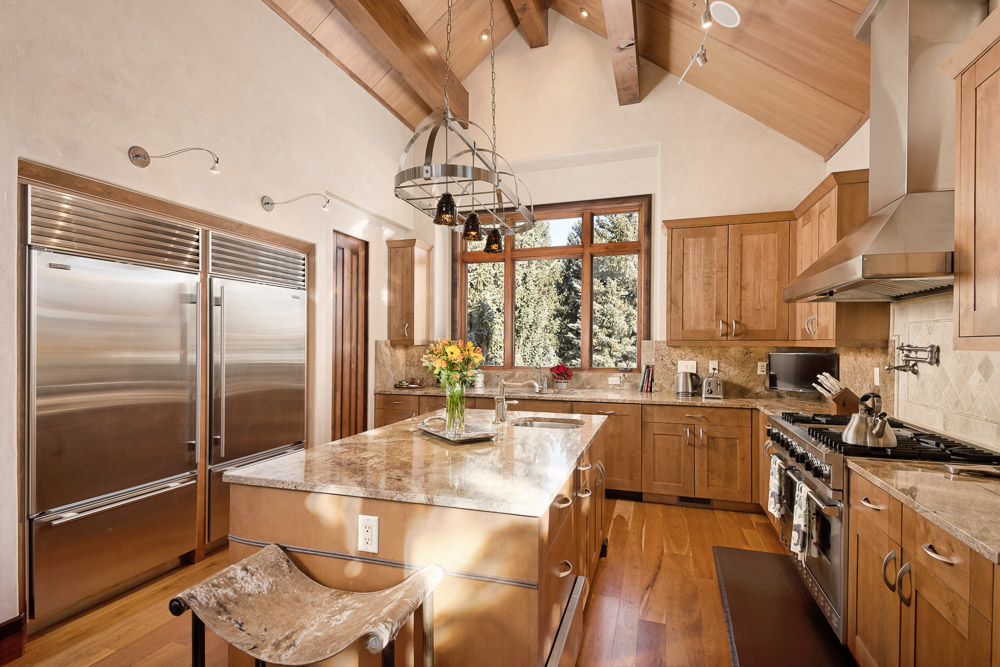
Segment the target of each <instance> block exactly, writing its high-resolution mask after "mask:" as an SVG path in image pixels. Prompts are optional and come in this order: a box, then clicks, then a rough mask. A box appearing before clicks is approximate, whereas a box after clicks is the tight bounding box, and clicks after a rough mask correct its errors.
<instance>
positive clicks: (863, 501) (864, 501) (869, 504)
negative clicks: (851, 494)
mask: <svg viewBox="0 0 1000 667" xmlns="http://www.w3.org/2000/svg"><path fill="white" fill-rule="evenodd" d="M858 500H859V501H860V502H861V504H862V505H864V506H865V507H867V508H868V509H871V510H875V511H876V512H881V511H882V509H883V508H882V507H881V506H879V505H876V504H875V503H873V502H872V501H870V500H868V496H865V497H864V498H859V499H858Z"/></svg>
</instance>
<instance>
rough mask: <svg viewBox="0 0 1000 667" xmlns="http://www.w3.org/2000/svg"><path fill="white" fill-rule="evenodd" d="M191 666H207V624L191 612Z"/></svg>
mask: <svg viewBox="0 0 1000 667" xmlns="http://www.w3.org/2000/svg"><path fill="white" fill-rule="evenodd" d="M191 667H205V624H204V623H203V622H202V620H201V619H200V618H198V616H197V615H195V613H194V612H193V611H192V612H191Z"/></svg>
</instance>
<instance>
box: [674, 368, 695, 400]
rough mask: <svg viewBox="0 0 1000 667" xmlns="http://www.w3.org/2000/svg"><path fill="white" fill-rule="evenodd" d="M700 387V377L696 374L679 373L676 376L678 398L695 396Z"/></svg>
mask: <svg viewBox="0 0 1000 667" xmlns="http://www.w3.org/2000/svg"><path fill="white" fill-rule="evenodd" d="M700 387H701V377H700V376H699V375H698V374H697V373H688V372H681V373H678V374H677V397H678V398H690V397H692V396H697V395H698V390H699V388H700Z"/></svg>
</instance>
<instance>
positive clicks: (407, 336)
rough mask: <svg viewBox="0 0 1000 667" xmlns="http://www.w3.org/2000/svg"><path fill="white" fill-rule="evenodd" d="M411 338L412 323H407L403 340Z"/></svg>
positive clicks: (404, 326)
mask: <svg viewBox="0 0 1000 667" xmlns="http://www.w3.org/2000/svg"><path fill="white" fill-rule="evenodd" d="M409 337H410V323H409V322H407V323H406V324H404V325H403V338H409Z"/></svg>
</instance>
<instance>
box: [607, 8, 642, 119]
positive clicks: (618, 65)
mask: <svg viewBox="0 0 1000 667" xmlns="http://www.w3.org/2000/svg"><path fill="white" fill-rule="evenodd" d="M603 7H604V24H605V27H606V28H607V31H608V46H610V47H611V67H612V69H613V70H614V73H615V87H616V88H617V89H618V105H619V106H625V105H627V104H635V103H636V102H638V101H639V54H638V49H637V48H636V42H635V39H636V29H635V0H603Z"/></svg>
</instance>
